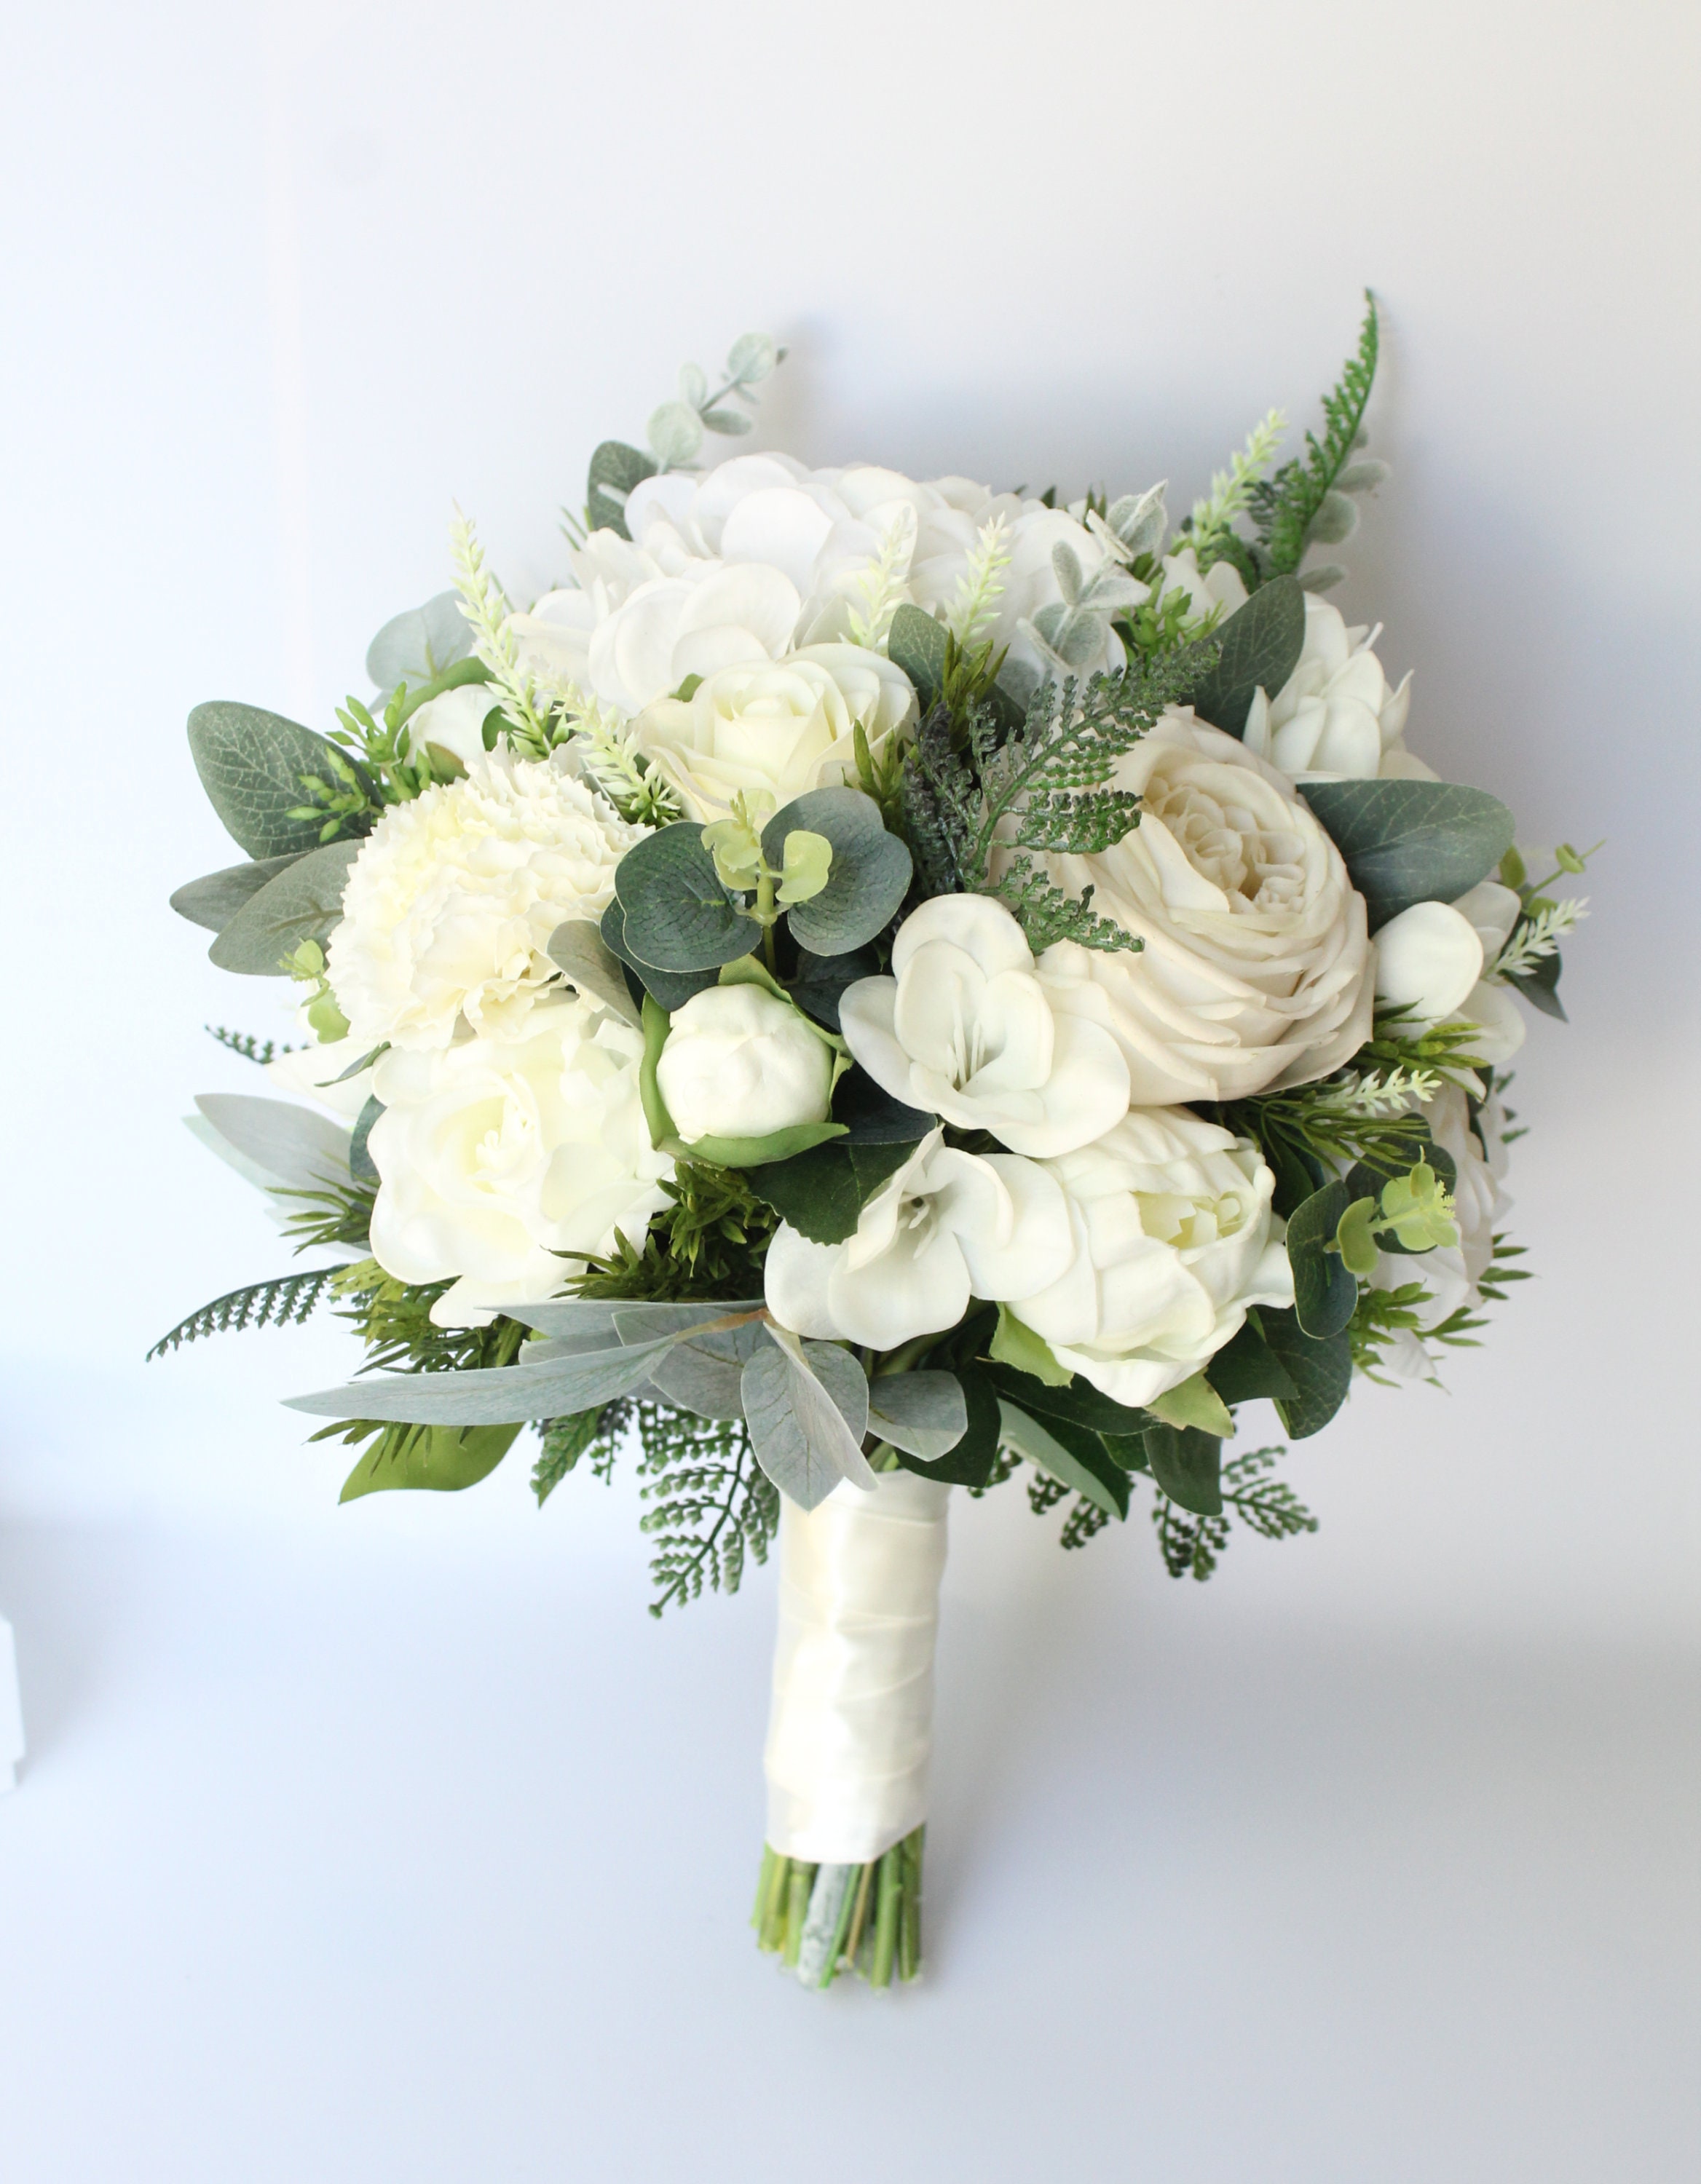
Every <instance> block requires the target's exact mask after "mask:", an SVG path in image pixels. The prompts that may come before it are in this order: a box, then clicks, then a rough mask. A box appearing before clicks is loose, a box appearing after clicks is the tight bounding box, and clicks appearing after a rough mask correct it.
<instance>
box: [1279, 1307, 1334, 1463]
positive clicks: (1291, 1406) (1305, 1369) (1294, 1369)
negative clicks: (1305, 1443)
mask: <svg viewBox="0 0 1701 2184" xmlns="http://www.w3.org/2000/svg"><path fill="white" fill-rule="evenodd" d="M1258 1327H1259V1330H1260V1332H1261V1333H1262V1334H1263V1339H1264V1340H1265V1342H1266V1343H1268V1345H1269V1348H1270V1350H1271V1351H1273V1353H1274V1356H1275V1358H1276V1360H1277V1362H1278V1363H1280V1366H1281V1368H1282V1369H1283V1371H1284V1372H1285V1373H1286V1374H1287V1376H1288V1378H1289V1379H1291V1381H1292V1382H1293V1385H1294V1389H1295V1393H1294V1394H1293V1395H1292V1396H1278V1397H1277V1398H1276V1415H1277V1416H1278V1417H1279V1418H1280V1420H1281V1422H1282V1425H1283V1428H1284V1429H1285V1430H1286V1432H1287V1433H1288V1434H1289V1435H1291V1437H1292V1438H1293V1439H1294V1440H1308V1439H1309V1438H1310V1436H1311V1435H1313V1434H1315V1433H1321V1432H1322V1430H1323V1429H1324V1428H1325V1426H1326V1425H1327V1424H1329V1421H1330V1419H1331V1418H1333V1417H1334V1416H1335V1413H1336V1412H1337V1411H1338V1410H1339V1409H1340V1408H1341V1405H1342V1404H1343V1403H1344V1402H1345V1401H1346V1400H1347V1390H1348V1389H1349V1388H1350V1387H1351V1386H1352V1343H1351V1342H1350V1341H1349V1340H1348V1339H1347V1335H1346V1334H1344V1333H1342V1334H1332V1335H1330V1337H1329V1339H1328V1340H1327V1341H1324V1342H1317V1341H1313V1340H1312V1338H1311V1337H1310V1336H1309V1335H1308V1334H1306V1332H1305V1330H1304V1329H1303V1328H1302V1327H1301V1325H1300V1323H1299V1321H1298V1318H1297V1316H1296V1315H1295V1314H1294V1313H1293V1312H1286V1311H1284V1312H1274V1311H1272V1310H1270V1309H1269V1307H1260V1309H1259V1312H1258Z"/></svg>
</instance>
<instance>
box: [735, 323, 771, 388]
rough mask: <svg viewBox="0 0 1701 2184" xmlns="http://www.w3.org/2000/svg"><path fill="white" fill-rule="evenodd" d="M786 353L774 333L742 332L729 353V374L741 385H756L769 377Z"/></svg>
mask: <svg viewBox="0 0 1701 2184" xmlns="http://www.w3.org/2000/svg"><path fill="white" fill-rule="evenodd" d="M784 354H785V351H784V349H783V348H778V347H777V346H776V344H775V342H774V339H773V337H772V334H740V335H739V337H738V339H737V340H736V341H735V342H734V343H733V346H732V348H730V349H729V350H728V353H727V376H728V379H736V380H737V381H738V382H739V384H740V385H741V386H744V387H750V386H754V385H755V383H756V381H757V380H759V379H766V378H767V376H768V374H769V373H770V372H771V371H772V370H773V368H774V366H775V365H777V364H778V362H779V360H780V359H781V358H782V357H783V356H784Z"/></svg>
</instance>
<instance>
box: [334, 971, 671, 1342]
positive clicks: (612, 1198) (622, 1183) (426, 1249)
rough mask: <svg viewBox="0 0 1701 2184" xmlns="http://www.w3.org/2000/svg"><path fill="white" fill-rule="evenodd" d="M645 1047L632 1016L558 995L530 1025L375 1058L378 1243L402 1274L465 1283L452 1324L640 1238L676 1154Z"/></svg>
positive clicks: (449, 1307)
mask: <svg viewBox="0 0 1701 2184" xmlns="http://www.w3.org/2000/svg"><path fill="white" fill-rule="evenodd" d="M643 1050H644V1041H643V1038H642V1035H641V1034H639V1032H638V1031H636V1030H634V1029H633V1027H632V1026H631V1025H629V1024H627V1023H624V1022H621V1021H620V1019H619V1018H617V1017H614V1016H611V1015H610V1014H609V1013H608V1012H607V1011H604V1010H601V1009H599V1008H596V1007H594V1006H592V1005H591V1004H590V1003H588V1002H586V1001H583V1000H578V999H577V997H575V996H573V995H558V996H555V997H552V998H551V999H549V1000H546V1001H541V1002H539V1003H538V1006H535V1007H534V1008H533V1010H532V1011H531V1012H530V1014H529V1016H528V1017H527V1021H526V1026H525V1031H524V1034H523V1036H521V1037H518V1038H514V1039H477V1038H475V1039H461V1040H460V1041H458V1042H457V1043H456V1044H455V1045H452V1046H449V1047H445V1048H441V1049H438V1050H421V1049H412V1050H410V1049H407V1048H403V1047H396V1048H393V1049H392V1050H391V1051H390V1052H389V1053H388V1054H385V1055H382V1056H380V1057H379V1060H378V1061H377V1063H376V1067H375V1068H374V1071H373V1087H372V1089H373V1091H374V1093H375V1095H376V1097H377V1098H378V1099H379V1100H381V1101H382V1103H383V1112H382V1114H381V1115H380V1116H379V1117H378V1118H377V1121H376V1123H374V1124H373V1126H372V1130H371V1137H370V1138H369V1139H368V1141H367V1142H368V1150H369V1151H370V1152H371V1156H372V1161H373V1163H374V1165H375V1166H376V1168H377V1171H378V1175H379V1178H380V1181H379V1188H378V1196H377V1203H376V1206H375V1207H374V1209H373V1213H372V1229H371V1234H372V1253H373V1256H374V1257H375V1258H376V1260H377V1262H378V1263H379V1265H380V1266H381V1267H382V1268H384V1270H385V1272H386V1273H390V1274H393V1275H394V1276H395V1277H396V1279H398V1280H399V1281H404V1282H440V1281H444V1280H453V1282H454V1287H453V1288H452V1289H450V1290H449V1291H448V1292H447V1293H446V1294H445V1295H443V1297H441V1298H439V1299H438V1302H437V1303H436V1304H434V1305H433V1306H432V1318H433V1319H434V1320H436V1321H437V1322H438V1324H439V1325H440V1326H444V1327H460V1326H469V1325H473V1326H476V1325H481V1324H483V1323H486V1322H488V1320H489V1319H490V1318H492V1317H493V1315H494V1313H495V1312H498V1311H499V1310H501V1309H502V1307H505V1306H506V1305H510V1304H517V1303H523V1302H526V1301H537V1300H538V1299H541V1298H544V1297H549V1296H554V1295H556V1294H558V1292H559V1291H560V1288H561V1285H562V1284H563V1282H564V1281H565V1280H566V1277H567V1276H568V1274H569V1273H572V1272H574V1271H575V1270H576V1269H575V1266H574V1259H575V1257H576V1256H577V1258H578V1259H580V1260H583V1258H584V1257H585V1256H588V1255H595V1256H604V1255H605V1254H606V1253H608V1252H609V1251H611V1250H612V1249H613V1247H614V1245H615V1242H616V1239H617V1238H619V1237H622V1236H623V1237H625V1238H626V1240H627V1241H628V1242H629V1243H632V1244H634V1245H636V1244H639V1243H641V1242H642V1240H643V1237H644V1230H645V1229H646V1228H647V1227H648V1225H649V1223H650V1217H651V1216H652V1215H653V1214H654V1213H655V1212H658V1211H659V1210H660V1208H661V1206H662V1205H663V1203H664V1202H665V1201H664V1194H663V1193H662V1191H661V1183H662V1182H663V1181H664V1180H665V1178H667V1177H668V1176H669V1175H671V1174H672V1165H673V1164H672V1162H671V1161H670V1160H668V1159H667V1158H666V1156H665V1155H663V1154H661V1153H658V1152H656V1151H655V1149H654V1147H653V1146H652V1145H651V1144H650V1129H649V1126H648V1124H647V1123H646V1122H645V1120H644V1106H643V1102H642V1100H641V1098H640V1096H639V1082H638V1065H639V1060H640V1058H641V1056H642V1054H643ZM563 1255H566V1256H563Z"/></svg>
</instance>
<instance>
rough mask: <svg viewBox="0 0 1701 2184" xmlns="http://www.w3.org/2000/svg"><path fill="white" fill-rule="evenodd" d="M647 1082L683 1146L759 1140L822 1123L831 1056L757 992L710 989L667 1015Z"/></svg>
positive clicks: (790, 1013)
mask: <svg viewBox="0 0 1701 2184" xmlns="http://www.w3.org/2000/svg"><path fill="white" fill-rule="evenodd" d="M655 1081H656V1084H657V1087H658V1089H660V1091H661V1097H662V1099H663V1100H665V1101H666V1106H667V1112H668V1113H669V1114H670V1115H671V1116H672V1118H673V1127H674V1128H675V1129H676V1130H677V1131H678V1134H679V1135H680V1137H681V1138H683V1139H684V1141H685V1142H686V1144H687V1145H692V1144H694V1143H695V1141H696V1140H697V1139H699V1138H704V1137H717V1138H765V1137H767V1136H769V1135H770V1134H772V1132H773V1131H775V1130H784V1129H788V1128H790V1127H791V1126H792V1125H793V1124H794V1123H824V1122H825V1121H826V1119H827V1113H828V1107H829V1106H830V1105H831V1101H832V1093H833V1050H832V1048H831V1047H829V1046H828V1044H827V1041H826V1040H825V1039H823V1037H822V1036H821V1034H820V1033H819V1032H817V1031H816V1030H815V1029H813V1028H812V1027H811V1025H810V1023H809V1022H808V1020H807V1019H806V1017H803V1016H802V1015H800V1013H799V1011H797V1010H796V1009H795V1008H793V1006H791V1004H790V1002H789V1001H782V1000H778V999H777V998H776V997H775V996H774V995H772V994H770V993H767V992H766V991H765V990H764V989H762V988H761V986H757V985H737V986H711V987H709V988H707V989H705V991H704V992H702V993H700V994H694V995H692V996H691V998H690V1000H688V1001H686V1002H685V1003H684V1004H683V1006H681V1007H679V1008H677V1009H675V1011H673V1017H672V1023H671V1025H670V1027H669V1029H668V1034H667V1039H666V1045H664V1046H663V1047H662V1050H661V1058H660V1060H659V1061H657V1063H656V1065H655Z"/></svg>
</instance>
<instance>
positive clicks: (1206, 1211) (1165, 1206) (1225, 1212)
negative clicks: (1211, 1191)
mask: <svg viewBox="0 0 1701 2184" xmlns="http://www.w3.org/2000/svg"><path fill="white" fill-rule="evenodd" d="M1135 1197H1136V1198H1137V1199H1138V1201H1139V1202H1140V1225H1141V1229H1142V1231H1143V1232H1144V1233H1145V1234H1146V1235H1148V1236H1156V1237H1157V1238H1158V1239H1159V1240H1161V1241H1162V1242H1163V1243H1165V1244H1170V1245H1174V1248H1175V1249H1176V1250H1177V1251H1196V1250H1198V1249H1200V1248H1202V1246H1204V1245H1210V1244H1219V1243H1221V1242H1222V1241H1223V1240H1224V1238H1225V1237H1229V1236H1233V1235H1235V1234H1237V1233H1238V1232H1239V1230H1241V1229H1243V1228H1245V1226H1246V1222H1247V1220H1248V1218H1249V1217H1250V1216H1251V1214H1252V1212H1253V1211H1254V1208H1253V1205H1252V1201H1249V1200H1247V1199H1246V1198H1243V1197H1242V1196H1241V1195H1240V1194H1239V1193H1238V1192H1237V1191H1232V1190H1230V1191H1225V1192H1224V1194H1223V1195H1222V1196H1221V1197H1220V1198H1199V1197H1194V1196H1189V1195H1185V1194H1183V1193H1181V1192H1178V1191H1157V1190H1141V1191H1136V1192H1135Z"/></svg>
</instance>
